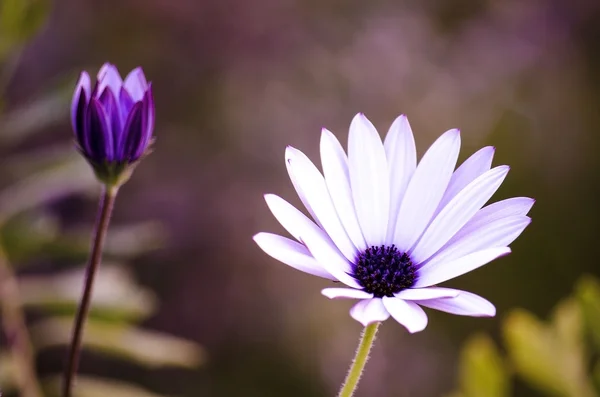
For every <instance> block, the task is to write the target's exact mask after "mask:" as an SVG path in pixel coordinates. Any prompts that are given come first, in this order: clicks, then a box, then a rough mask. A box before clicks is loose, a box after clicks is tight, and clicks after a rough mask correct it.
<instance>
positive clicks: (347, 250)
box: [285, 146, 358, 261]
mask: <svg viewBox="0 0 600 397" xmlns="http://www.w3.org/2000/svg"><path fill="white" fill-rule="evenodd" d="M285 157H286V160H287V164H288V171H289V173H290V176H291V177H292V178H293V179H294V180H295V181H296V186H297V187H298V194H299V195H304V199H305V200H306V201H307V202H308V204H309V205H310V208H312V210H313V213H314V215H315V216H316V218H317V219H318V220H319V222H320V224H321V225H322V227H323V229H325V231H326V232H327V234H328V235H329V237H330V238H331V239H332V240H333V242H334V243H335V245H336V246H337V247H338V249H339V250H340V251H341V252H342V253H343V254H344V256H345V257H346V258H347V259H348V260H349V261H354V260H355V259H356V257H357V255H358V251H357V249H356V247H355V246H354V244H353V243H352V241H351V240H350V238H349V237H348V235H347V234H346V230H345V229H344V227H343V226H342V223H341V222H340V219H339V218H338V215H337V212H336V210H335V207H334V205H333V202H332V200H331V197H330V196H329V191H328V190H327V185H326V184H325V180H324V179H323V175H321V173H320V172H319V170H318V169H317V167H315V165H314V164H313V163H312V162H311V161H310V160H309V158H308V157H306V155H304V153H302V152H301V151H299V150H297V149H294V148H293V147H291V146H288V148H287V149H286V151H285Z"/></svg>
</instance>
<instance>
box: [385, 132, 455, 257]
mask: <svg viewBox="0 0 600 397" xmlns="http://www.w3.org/2000/svg"><path fill="white" fill-rule="evenodd" d="M459 150H460V133H459V132H458V130H450V131H447V132H446V133H444V134H443V135H442V136H440V137H439V138H438V139H437V140H436V141H435V142H434V143H433V145H431V147H430V148H429V150H427V152H426V153H425V155H424V156H423V158H422V159H421V162H420V163H419V165H418V166H417V169H416V171H415V173H414V175H413V177H412V178H411V180H410V182H409V184H408V187H407V188H406V194H405V195H404V198H403V199H402V204H401V205H400V211H399V213H398V220H397V221H396V229H395V233H394V243H395V244H396V246H397V247H398V248H399V249H400V250H401V251H408V249H409V248H411V247H412V246H413V244H414V243H415V242H416V241H417V239H418V238H419V237H420V236H421V234H422V233H423V230H424V229H425V227H426V226H427V225H428V224H429V221H430V220H431V217H432V216H433V214H434V212H435V210H436V209H437V207H438V204H439V203H440V200H441V199H442V196H443V195H444V192H445V191H446V187H447V186H448V182H449V181H450V178H451V177H452V172H453V171H454V166H455V165H456V159H457V158H458V151H459Z"/></svg>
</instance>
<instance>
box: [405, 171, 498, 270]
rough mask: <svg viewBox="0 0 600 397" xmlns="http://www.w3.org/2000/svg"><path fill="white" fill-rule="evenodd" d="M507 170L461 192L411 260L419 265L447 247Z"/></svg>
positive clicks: (483, 177) (485, 176) (490, 174)
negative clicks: (444, 246) (443, 247)
mask: <svg viewBox="0 0 600 397" xmlns="http://www.w3.org/2000/svg"><path fill="white" fill-rule="evenodd" d="M508 170H509V167H508V166H500V167H496V168H494V169H492V170H490V171H487V172H485V173H484V174H483V175H481V176H479V177H477V178H476V179H475V180H474V181H473V182H471V183H469V184H468V185H467V187H465V188H464V189H463V190H461V191H460V193H458V194H457V195H456V196H455V197H454V198H453V199H452V200H451V201H450V202H449V203H448V205H447V206H446V207H444V209H443V210H442V211H441V212H440V213H439V214H438V216H437V217H436V218H435V219H434V220H433V221H432V222H431V224H430V225H429V227H427V230H425V233H423V236H422V237H421V239H420V240H419V242H418V243H417V245H416V246H415V248H414V250H413V251H412V252H411V257H412V259H413V260H414V261H415V262H417V263H421V262H423V261H424V260H426V259H427V258H429V257H430V256H431V255H433V254H434V253H435V252H436V251H437V250H439V249H440V248H441V247H442V246H443V245H444V244H446V243H447V242H448V240H450V238H452V236H453V235H454V234H456V232H458V231H459V230H460V229H461V228H462V227H463V226H464V225H465V224H466V223H467V222H468V221H469V220H470V219H471V218H472V217H473V216H474V215H475V213H477V211H479V210H480V209H481V207H482V206H483V205H484V204H485V203H486V202H487V201H488V200H489V199H490V198H491V197H492V195H493V194H494V193H495V192H496V190H498V188H499V187H500V185H501V184H502V182H503V181H504V178H505V177H506V174H507V173H508Z"/></svg>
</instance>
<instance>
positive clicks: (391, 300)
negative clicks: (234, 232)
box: [254, 114, 534, 333]
mask: <svg viewBox="0 0 600 397" xmlns="http://www.w3.org/2000/svg"><path fill="white" fill-rule="evenodd" d="M459 149H460V133H459V131H458V130H455V129H453V130H449V131H447V132H445V133H444V134H443V135H442V136H440V137H439V138H438V139H437V140H436V141H435V142H434V143H433V145H431V147H430V148H429V149H428V150H427V152H426V153H425V154H424V155H423V157H422V158H421V161H419V163H418V164H417V155H416V150H415V141H414V137H413V133H412V130H411V127H410V124H409V123H408V120H407V118H406V117H405V116H400V117H398V118H397V119H396V120H395V121H394V123H393V124H392V126H391V127H390V130H389V131H388V133H387V135H386V137H385V140H384V141H383V142H382V141H381V138H380V136H379V134H378V132H377V130H376V129H375V127H374V126H373V124H371V122H370V121H369V120H368V119H367V118H366V117H365V116H364V115H363V114H358V115H356V116H355V117H354V119H353V120H352V123H351V124H350V135H349V138H348V155H346V153H345V151H344V149H343V148H342V146H341V145H340V143H339V141H338V140H337V139H336V137H335V136H334V135H333V134H332V133H331V132H330V131H328V130H326V129H323V130H322V133H321V144H320V151H321V165H322V168H323V173H321V172H320V171H319V170H318V169H317V167H316V166H315V165H314V164H313V163H312V162H311V161H310V160H309V159H308V157H307V156H306V155H304V154H303V153H302V152H301V151H299V150H297V149H295V148H293V147H288V148H287V149H286V151H285V162H286V166H287V170H288V173H289V176H290V179H291V181H292V184H293V185H294V188H295V189H296V192H297V193H298V196H299V197H300V200H301V201H302V203H303V204H304V206H305V207H306V210H307V211H308V213H309V214H310V215H311V217H312V219H313V220H314V221H313V220H311V219H309V218H308V217H307V216H306V215H304V214H303V213H302V212H301V211H299V210H298V209H296V208H295V207H294V206H292V205H291V204H289V203H288V202H287V201H285V200H284V199H282V198H280V197H278V196H276V195H273V194H267V195H265V199H266V202H267V205H268V206H269V208H270V210H271V211H272V212H273V215H274V216H275V218H277V220H278V221H279V222H280V223H281V225H282V226H283V227H284V228H285V229H286V230H287V231H288V232H289V233H290V234H291V235H292V236H293V237H294V238H295V240H292V239H289V238H287V237H283V236H279V235H276V234H271V233H258V234H257V235H255V236H254V241H255V242H256V243H257V244H258V246H259V247H260V248H261V249H262V250H263V251H265V252H266V253H267V254H268V255H270V256H271V257H273V258H275V259H277V260H279V261H281V262H283V263H285V264H287V265H289V266H291V267H293V268H295V269H298V270H301V271H303V272H305V273H309V274H313V275H315V276H319V277H323V278H327V279H330V280H333V281H339V282H341V283H343V284H344V285H345V287H337V288H325V289H324V290H323V291H322V293H323V295H325V296H326V297H328V298H331V299H335V298H349V299H358V303H356V304H355V305H354V306H353V307H352V309H351V310H350V315H351V316H352V317H353V318H354V319H355V320H357V321H359V322H360V323H362V324H363V325H365V326H367V325H368V324H371V323H375V322H380V321H384V320H386V319H388V318H389V317H390V316H391V317H393V318H394V319H395V320H396V321H398V322H399V323H400V324H402V325H403V326H404V327H406V329H407V330H408V331H409V332H411V333H414V332H418V331H421V330H423V329H424V328H425V327H426V326H427V315H426V314H425V312H424V311H423V309H422V306H424V307H428V308H432V309H437V310H441V311H445V312H448V313H452V314H458V315H466V316H482V317H489V316H494V315H495V313H496V309H495V307H494V305H492V304H491V303H490V302H489V301H487V300H486V299H484V298H482V297H480V296H477V295H475V294H472V293H470V292H466V291H461V290H457V289H453V288H443V287H438V286H437V285H438V284H440V283H442V282H444V281H447V280H450V279H452V278H455V277H457V276H460V275H462V274H465V273H467V272H470V271H472V270H474V269H476V268H478V267H480V266H483V265H485V264H486V263H488V262H490V261H492V260H494V259H496V258H498V257H501V256H504V255H507V254H508V253H510V248H509V247H508V245H509V244H510V243H512V242H513V241H514V240H515V239H516V238H517V237H518V236H519V235H520V234H521V232H523V230H524V229H525V228H526V227H527V225H528V224H529V223H530V221H531V219H530V218H529V217H528V216H527V213H528V212H529V210H530V209H531V207H532V205H533V203H534V200H533V199H530V198H526V197H518V198H511V199H507V200H503V201H499V202H497V203H494V204H491V205H488V206H486V207H483V206H484V205H485V203H486V202H487V201H488V200H489V199H490V198H491V196H492V195H493V194H494V193H495V192H496V190H497V189H498V188H499V187H500V185H501V184H502V182H503V181H504V178H505V177H506V175H507V173H508V170H509V167H508V166H505V165H502V166H498V167H495V168H491V164H492V158H493V155H494V148H493V147H484V148H483V149H481V150H479V151H478V152H476V153H475V154H473V155H472V156H471V157H469V158H468V159H467V160H466V161H465V162H464V163H463V164H462V165H461V166H460V167H458V168H457V169H456V170H455V166H456V161H457V158H458V153H459ZM482 207H483V208H482Z"/></svg>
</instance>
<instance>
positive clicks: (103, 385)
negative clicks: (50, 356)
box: [43, 376, 161, 397]
mask: <svg viewBox="0 0 600 397" xmlns="http://www.w3.org/2000/svg"><path fill="white" fill-rule="evenodd" d="M43 384H44V386H45V389H47V390H48V392H49V394H48V395H49V396H56V397H59V396H60V395H61V386H62V377H60V376H56V377H53V378H50V379H44V381H43ZM73 396H74V397H161V395H160V394H155V393H152V392H150V391H148V390H146V389H143V388H141V387H139V386H135V385H132V384H131V383H125V382H121V381H116V380H112V379H103V378H96V377H89V376H78V377H77V385H76V387H75V388H74V389H73Z"/></svg>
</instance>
